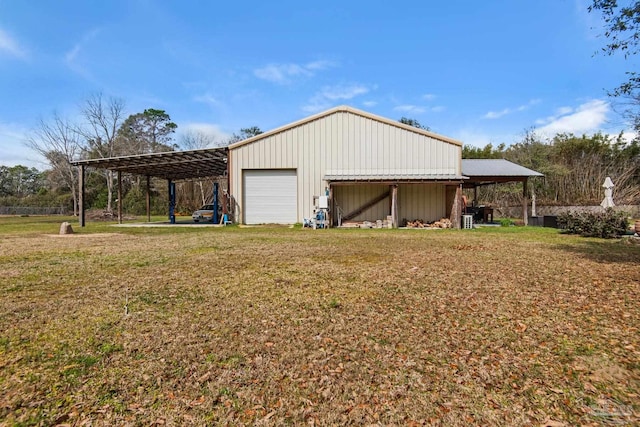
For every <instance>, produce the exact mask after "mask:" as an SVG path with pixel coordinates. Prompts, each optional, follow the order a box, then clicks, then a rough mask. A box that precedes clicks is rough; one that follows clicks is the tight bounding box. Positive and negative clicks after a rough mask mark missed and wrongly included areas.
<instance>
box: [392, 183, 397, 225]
mask: <svg viewBox="0 0 640 427" xmlns="http://www.w3.org/2000/svg"><path fill="white" fill-rule="evenodd" d="M391 224H392V227H393V228H398V186H397V185H392V186H391Z"/></svg>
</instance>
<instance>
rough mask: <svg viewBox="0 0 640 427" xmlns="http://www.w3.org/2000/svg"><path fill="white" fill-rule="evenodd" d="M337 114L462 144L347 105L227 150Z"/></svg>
mask: <svg viewBox="0 0 640 427" xmlns="http://www.w3.org/2000/svg"><path fill="white" fill-rule="evenodd" d="M338 112H347V113H351V114H355V115H357V116H362V117H366V118H369V119H371V120H375V121H378V122H381V123H385V124H387V125H390V126H394V127H398V128H401V129H404V130H407V131H409V132H414V133H418V134H421V135H425V136H428V137H430V138H433V139H436V140H439V141H443V142H446V143H449V144H453V145H457V146H460V147H461V146H462V142H460V141H458V140H456V139H453V138H449V137H447V136H444V135H440V134H437V133H434V132H431V131H429V130H425V129H420V128H417V127H415V126H411V125H407V124H404V123H401V122H399V121H395V120H391V119H388V118H386V117H382V116H377V115H375V114H371V113H368V112H366V111H362V110H359V109H357V108H353V107H350V106H348V105H339V106H337V107H333V108H330V109H328V110H326V111H323V112H320V113H318V114H314V115H313V116H309V117H305V118H304V119H301V120H298V121H296V122H293V123H289V124H287V125H285V126H282V127H279V128H277V129H273V130H270V131H268V132H264V133H261V134H259V135H256V136H253V137H251V138H247V139H244V140H242V141H238V142H236V143H234V144H231V145H230V146H229V148H230V149H231V150H234V149H236V148H239V147H242V146H243V145H247V144H251V143H253V142H256V141H259V140H261V139H264V138H267V137H269V136H272V135H275V134H277V133H281V132H284V131H286V130H288V129H293V128H295V127H298V126H302V125H304V124H306V123H310V122H312V121H314V120H318V119H321V118H323V117H326V116H330V115H331V114H335V113H338Z"/></svg>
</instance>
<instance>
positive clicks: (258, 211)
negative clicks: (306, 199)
mask: <svg viewBox="0 0 640 427" xmlns="http://www.w3.org/2000/svg"><path fill="white" fill-rule="evenodd" d="M297 220H298V203H297V178H296V171H295V169H268V170H245V171H244V222H245V223H246V224H294V223H295V222H296V221H297Z"/></svg>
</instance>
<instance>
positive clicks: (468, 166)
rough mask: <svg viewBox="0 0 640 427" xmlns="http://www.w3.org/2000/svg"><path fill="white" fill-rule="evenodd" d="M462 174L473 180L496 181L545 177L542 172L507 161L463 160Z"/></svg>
mask: <svg viewBox="0 0 640 427" xmlns="http://www.w3.org/2000/svg"><path fill="white" fill-rule="evenodd" d="M462 174H463V175H464V176H468V177H469V178H471V179H472V180H473V179H478V178H487V180H494V181H503V180H505V179H514V178H515V179H518V178H521V179H524V178H530V177H534V176H544V175H543V174H541V173H540V172H536V171H534V170H531V169H529V168H525V167H524V166H520V165H518V164H516V163H513V162H510V161H509V160H505V159H462ZM492 178H495V179H492Z"/></svg>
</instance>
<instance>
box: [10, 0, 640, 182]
mask: <svg viewBox="0 0 640 427" xmlns="http://www.w3.org/2000/svg"><path fill="white" fill-rule="evenodd" d="M588 4H589V2H588V1H587V0H536V1H499V0H486V1H470V0H469V1H462V0H457V1H456V0H451V1H449V2H431V1H408V2H400V3H395V4H393V5H392V3H391V2H388V1H378V0H368V1H366V2H365V1H345V0H342V1H334V0H327V1H324V2H300V1H295V2H294V1H289V0H281V1H236V2H213V1H183V2H178V1H151V0H125V1H118V0H113V1H106V2H105V1H103V2H93V1H79V0H78V1H71V0H59V1H46V0H32V1H23V0H0V165H14V164H26V165H29V166H35V167H37V168H39V169H44V168H45V167H46V165H45V164H42V163H38V160H39V158H38V157H37V155H36V154H35V153H33V152H31V151H29V150H28V149H27V148H26V147H25V146H24V143H23V141H24V140H25V139H26V138H28V136H29V134H30V132H31V131H32V129H34V127H35V126H36V124H37V122H38V120H39V119H40V118H43V119H45V120H46V119H48V118H50V117H51V116H52V115H53V113H54V112H57V113H58V114H60V115H62V116H64V117H67V118H69V119H70V120H72V121H80V120H81V119H80V116H79V110H80V105H81V104H82V103H83V101H85V100H86V99H87V98H89V97H90V96H92V95H94V94H96V93H102V94H103V95H104V96H106V97H116V98H121V99H122V100H124V102H125V104H126V111H127V114H132V113H136V112H141V111H143V110H144V109H146V108H157V109H163V110H166V111H167V113H169V114H170V116H171V118H172V120H173V121H174V122H176V123H177V124H178V131H179V132H178V135H177V139H178V140H179V138H180V133H181V132H184V131H186V130H199V131H203V132H208V133H211V134H214V135H216V136H217V138H218V139H223V138H224V137H226V136H228V135H229V134H231V133H232V132H237V131H238V130H239V129H240V128H242V127H250V126H258V127H260V128H261V129H262V130H263V131H267V130H270V129H274V128H276V127H279V126H282V125H285V124H287V123H290V122H292V121H295V120H298V119H301V118H303V117H305V116H308V115H310V114H313V113H317V112H320V111H323V110H325V109H328V108H331V107H333V106H336V105H342V104H346V105H350V106H353V107H356V108H359V109H363V110H366V111H369V112H372V113H374V114H378V115H381V116H384V117H388V118H391V119H399V118H400V117H402V116H406V117H409V118H414V119H417V120H418V121H420V123H422V124H424V125H427V126H429V127H431V129H432V130H433V131H434V132H437V133H441V134H443V135H446V136H449V137H453V138H457V139H459V140H461V141H462V142H464V143H465V144H471V145H476V146H484V145H485V144H487V143H493V144H494V145H497V144H499V143H502V142H504V143H506V144H511V143H514V142H517V141H518V140H519V138H521V136H522V134H523V133H524V130H525V129H528V128H531V127H533V126H535V127H536V129H537V130H538V131H539V132H541V133H543V134H548V135H553V134H555V133H556V132H574V133H577V134H582V133H592V132H595V131H598V130H601V131H603V132H606V133H612V134H617V133H619V132H620V131H624V130H626V129H627V126H625V123H623V122H622V121H621V119H620V118H619V116H617V114H616V113H615V111H614V106H612V105H611V101H610V99H608V98H607V96H606V90H607V89H613V88H614V87H616V86H617V85H618V84H620V83H622V82H623V81H624V79H625V71H628V70H633V69H637V60H635V59H627V60H625V59H624V58H623V57H619V56H615V57H607V56H603V55H600V54H595V53H596V52H597V51H598V50H599V49H600V47H601V46H603V45H604V42H605V40H604V39H603V38H602V37H601V36H600V34H601V33H602V28H601V21H600V19H599V17H598V16H597V15H593V14H589V13H588V12H587V6H588ZM594 54H595V55H594ZM634 67H635V68H634Z"/></svg>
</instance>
